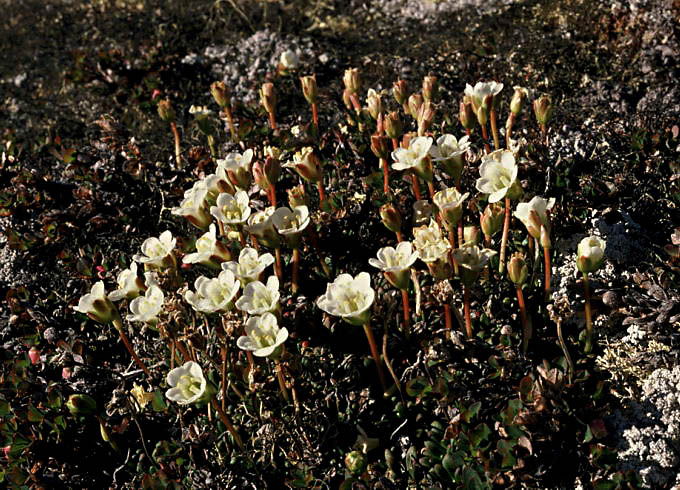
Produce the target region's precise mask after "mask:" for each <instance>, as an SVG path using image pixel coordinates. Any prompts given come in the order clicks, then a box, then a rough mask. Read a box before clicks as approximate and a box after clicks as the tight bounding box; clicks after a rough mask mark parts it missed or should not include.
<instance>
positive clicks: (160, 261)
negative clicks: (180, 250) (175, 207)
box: [132, 230, 177, 268]
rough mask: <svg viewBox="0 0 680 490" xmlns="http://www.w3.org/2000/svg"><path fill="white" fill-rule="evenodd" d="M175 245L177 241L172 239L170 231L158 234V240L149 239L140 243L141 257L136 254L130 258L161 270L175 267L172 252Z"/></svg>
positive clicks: (154, 238)
mask: <svg viewBox="0 0 680 490" xmlns="http://www.w3.org/2000/svg"><path fill="white" fill-rule="evenodd" d="M176 244H177V239H176V238H173V236H172V233H171V232H170V230H166V231H164V232H163V233H161V234H160V236H159V237H158V238H156V237H151V238H147V239H146V240H144V243H142V255H140V254H136V255H134V256H133V257H132V259H133V260H134V261H135V262H139V263H141V264H144V265H145V266H148V267H155V268H163V267H170V266H174V265H175V258H174V256H173V250H174V249H175V245H176Z"/></svg>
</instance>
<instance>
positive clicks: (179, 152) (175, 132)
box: [170, 121, 182, 168]
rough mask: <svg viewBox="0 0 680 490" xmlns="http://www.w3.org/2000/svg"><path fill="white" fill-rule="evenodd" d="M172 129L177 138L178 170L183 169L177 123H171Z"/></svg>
mask: <svg viewBox="0 0 680 490" xmlns="http://www.w3.org/2000/svg"><path fill="white" fill-rule="evenodd" d="M170 129H171V130H172V134H173V136H174V137H175V163H176V165H177V168H182V148H181V147H180V145H179V131H177V123H176V122H175V121H172V122H171V123H170Z"/></svg>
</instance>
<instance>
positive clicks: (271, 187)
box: [269, 182, 276, 208]
mask: <svg viewBox="0 0 680 490" xmlns="http://www.w3.org/2000/svg"><path fill="white" fill-rule="evenodd" d="M269 204H271V205H272V207H274V208H276V186H275V184H274V182H272V183H271V184H269Z"/></svg>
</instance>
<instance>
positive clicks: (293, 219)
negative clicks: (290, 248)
mask: <svg viewBox="0 0 680 490" xmlns="http://www.w3.org/2000/svg"><path fill="white" fill-rule="evenodd" d="M272 222H273V223H274V226H275V227H276V230H277V231H278V232H279V233H280V234H282V235H283V236H287V235H295V236H297V235H299V234H300V233H302V232H303V231H304V229H305V228H307V226H308V225H309V223H310V219H309V209H308V208H307V206H295V207H294V208H293V210H292V211H291V210H290V209H288V208H286V207H283V208H278V209H277V210H276V211H274V214H272Z"/></svg>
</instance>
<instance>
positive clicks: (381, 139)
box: [371, 134, 390, 160]
mask: <svg viewBox="0 0 680 490" xmlns="http://www.w3.org/2000/svg"><path fill="white" fill-rule="evenodd" d="M389 141H390V140H389V138H388V137H387V136H385V135H383V134H374V135H371V151H373V154H374V155H375V156H376V157H378V158H382V159H383V160H387V159H388V158H389V156H390V146H389Z"/></svg>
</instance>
